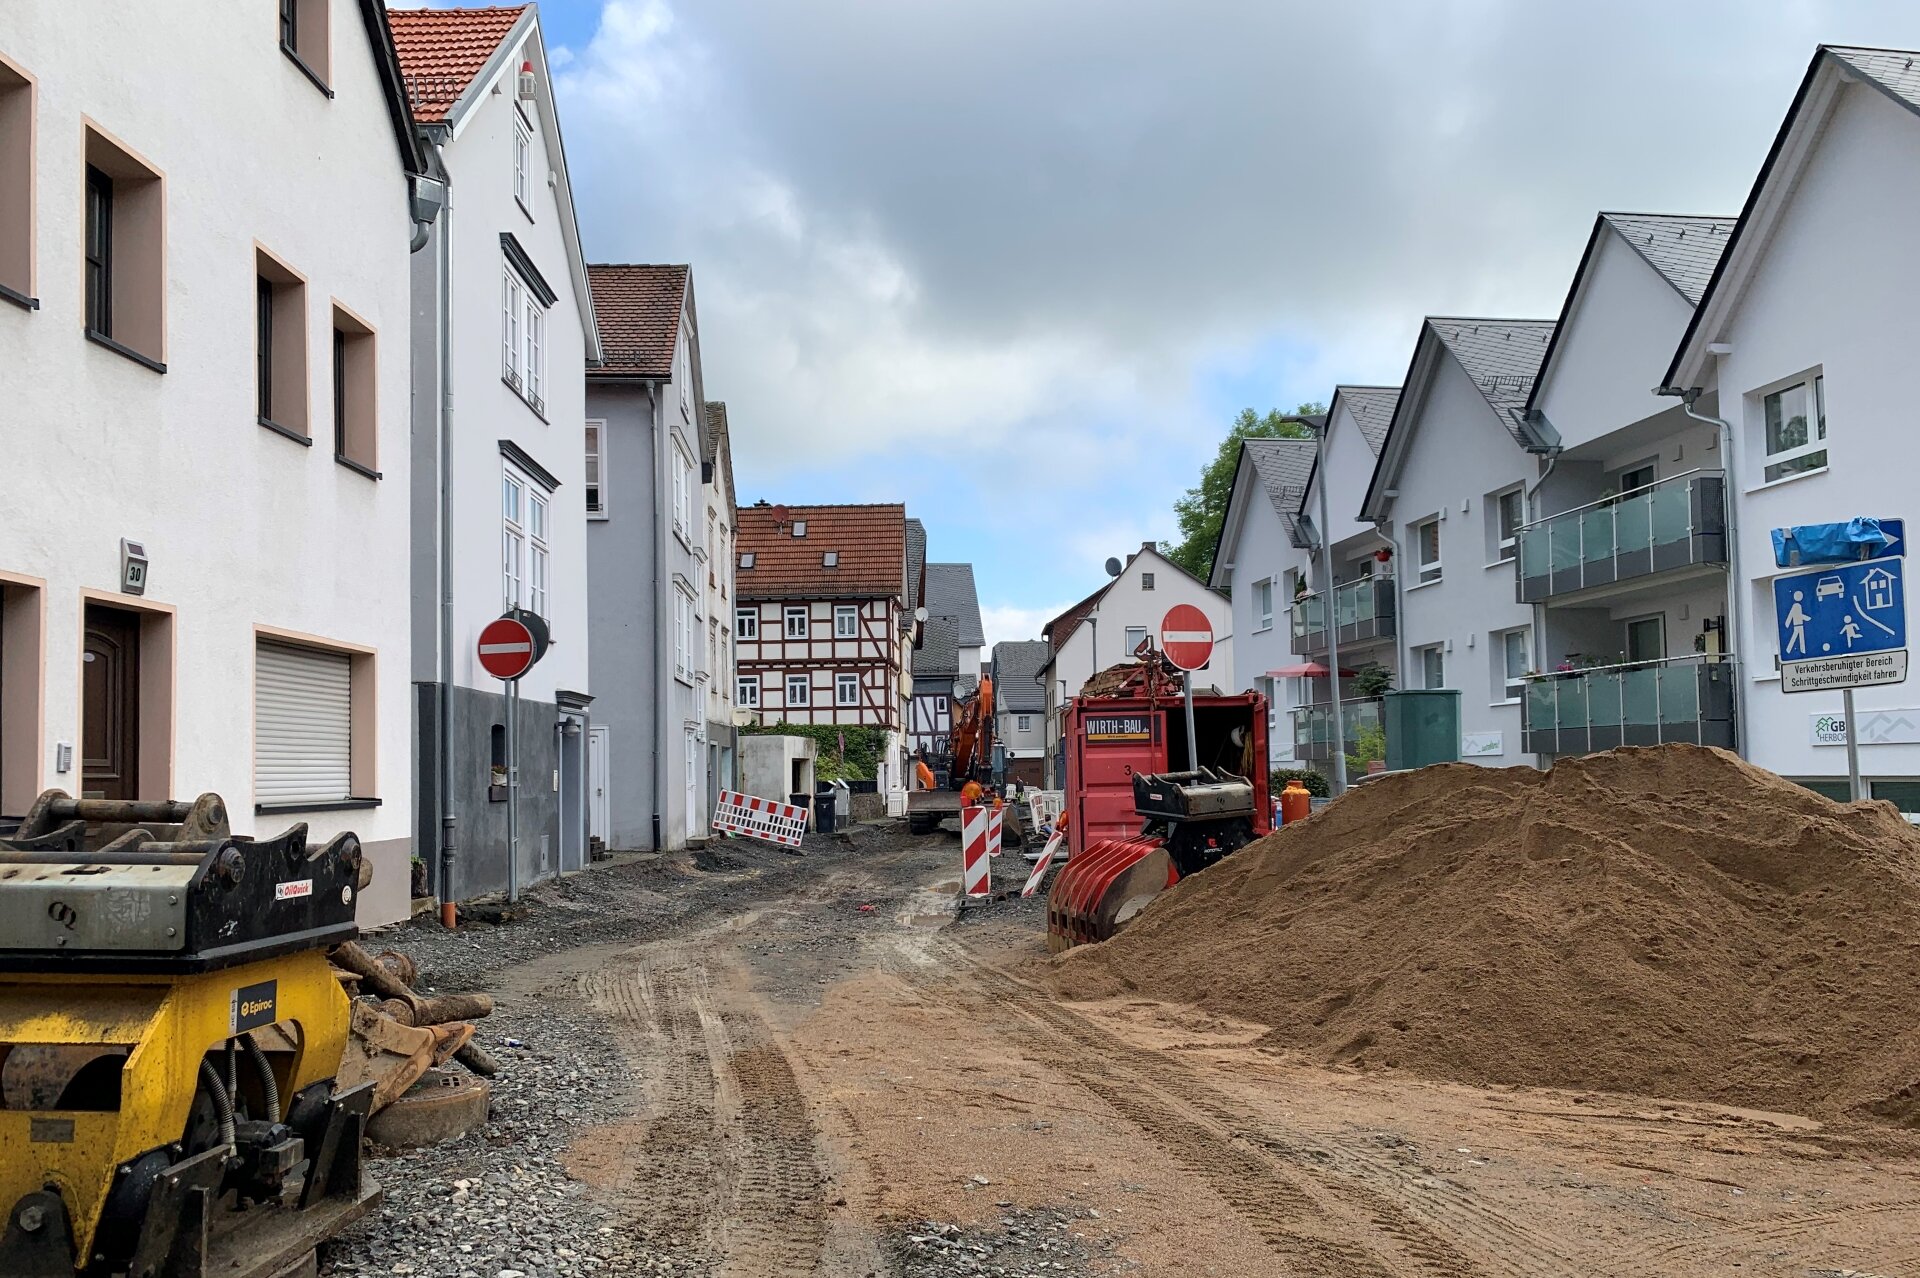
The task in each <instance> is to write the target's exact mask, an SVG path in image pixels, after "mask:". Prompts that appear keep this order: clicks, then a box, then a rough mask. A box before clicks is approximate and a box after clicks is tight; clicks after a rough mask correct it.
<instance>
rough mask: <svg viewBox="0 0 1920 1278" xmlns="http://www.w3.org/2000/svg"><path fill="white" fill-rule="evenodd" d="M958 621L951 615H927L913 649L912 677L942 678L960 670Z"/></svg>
mask: <svg viewBox="0 0 1920 1278" xmlns="http://www.w3.org/2000/svg"><path fill="white" fill-rule="evenodd" d="M959 633H960V631H959V625H958V623H956V622H955V621H954V619H953V618H952V617H928V618H927V624H926V625H925V626H924V627H922V629H921V631H920V646H919V647H918V648H915V649H914V650H913V677H914V678H915V679H916V680H919V679H935V678H941V679H946V680H948V681H949V682H951V681H952V679H953V678H954V677H955V676H956V675H958V674H959V673H960V644H959V641H958V639H959Z"/></svg>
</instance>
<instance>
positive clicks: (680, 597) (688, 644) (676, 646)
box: [673, 586, 693, 683]
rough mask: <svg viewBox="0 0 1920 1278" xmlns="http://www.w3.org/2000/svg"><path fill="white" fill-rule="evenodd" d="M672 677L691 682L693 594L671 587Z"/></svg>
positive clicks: (683, 681)
mask: <svg viewBox="0 0 1920 1278" xmlns="http://www.w3.org/2000/svg"><path fill="white" fill-rule="evenodd" d="M673 677H674V678H676V679H678V680H680V682H682V683H692V682H693V596H691V595H689V594H688V593H687V592H686V591H684V590H682V589H680V587H678V586H675V587H674V588H673Z"/></svg>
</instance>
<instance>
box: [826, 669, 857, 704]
mask: <svg viewBox="0 0 1920 1278" xmlns="http://www.w3.org/2000/svg"><path fill="white" fill-rule="evenodd" d="M833 704H835V705H837V706H857V705H859V704H860V676H859V675H857V674H839V675H835V676H834V677H833Z"/></svg>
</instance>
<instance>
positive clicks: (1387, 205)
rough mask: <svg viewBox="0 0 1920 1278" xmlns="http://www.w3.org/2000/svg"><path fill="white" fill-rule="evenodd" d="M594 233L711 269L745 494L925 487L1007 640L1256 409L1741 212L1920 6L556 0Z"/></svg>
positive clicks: (1548, 304) (710, 318) (1120, 549)
mask: <svg viewBox="0 0 1920 1278" xmlns="http://www.w3.org/2000/svg"><path fill="white" fill-rule="evenodd" d="M541 8H542V14H543V21H544V22H545V25H546V29H547V33H548V39H549V42H550V44H551V45H553V46H555V49H556V53H555V58H554V61H555V63H556V66H555V73H556V78H557V82H558V87H559V94H560V108H561V117H562V121H561V122H562V127H563V130H564V132H565V136H566V141H567V149H568V160H569V163H570V165H571V167H572V171H573V177H574V186H575V190H576V192H577V196H578V199H579V201H580V203H579V216H580V222H581V227H582V231H583V234H584V236H585V239H586V243H587V251H588V253H589V255H590V256H592V257H594V258H596V259H599V260H616V261H655V262H659V261H672V262H691V263H692V264H693V272H694V283H695V292H696V296H697V300H698V305H699V312H700V324H701V334H702V341H703V347H704V358H705V361H706V384H707V389H708V394H709V396H711V397H713V398H717V399H725V400H726V401H727V402H728V405H729V412H730V417H731V421H732V423H733V429H734V450H735V451H734V459H735V466H736V469H737V475H738V481H739V489H740V499H741V501H742V502H743V503H744V502H750V501H753V500H755V499H757V498H762V497H764V498H767V499H769V500H774V501H784V502H789V503H801V502H815V501H905V502H906V503H907V506H908V509H909V511H910V512H911V513H912V514H915V515H918V516H919V517H920V518H921V519H923V520H925V521H926V523H927V525H928V529H929V532H930V536H931V545H932V552H931V553H932V555H933V557H934V558H936V559H959V560H970V561H972V562H973V563H974V565H975V566H976V570H977V575H978V580H979V583H980V591H981V603H982V605H983V607H984V609H985V611H986V614H987V616H988V618H989V621H988V631H989V634H988V638H989V640H990V641H994V640H999V639H1012V638H1026V637H1037V633H1038V629H1039V625H1040V623H1041V621H1043V620H1044V619H1045V618H1046V617H1048V616H1051V615H1052V614H1053V613H1055V612H1057V611H1059V610H1060V609H1061V608H1062V607H1064V606H1066V605H1067V604H1069V603H1071V602H1072V601H1074V600H1075V599H1077V598H1079V597H1080V596H1082V595H1084V594H1086V593H1088V592H1089V591H1090V590H1092V589H1094V588H1096V587H1097V586H1098V585H1099V584H1100V582H1101V581H1102V580H1103V576H1102V573H1101V568H1100V565H1101V563H1102V561H1103V560H1105V559H1106V557H1107V556H1109V555H1114V554H1124V553H1125V552H1126V551H1128V550H1129V549H1132V548H1134V547H1137V546H1138V545H1139V544H1140V543H1141V542H1142V541H1144V540H1148V539H1158V538H1162V537H1167V536H1169V535H1171V534H1172V532H1173V531H1174V523H1173V515H1172V502H1173V499H1174V498H1175V497H1176V496H1177V495H1178V493H1179V492H1180V490H1181V489H1182V488H1184V487H1186V486H1187V485H1189V484H1191V483H1192V482H1194V479H1195V477H1196V475H1197V472H1198V469H1199V467H1200V465H1201V463H1202V461H1203V460H1204V459H1205V458H1206V457H1207V456H1208V455H1210V454H1211V452H1212V450H1213V447H1214V445H1215V443H1216V442H1217V440H1218V439H1219V437H1220V435H1221V434H1222V433H1223V431H1224V428H1225V426H1226V424H1227V423H1228V422H1229V421H1230V420H1231V419H1232V417H1233V415H1234V413H1235V412H1236V411H1237V410H1238V409H1239V408H1241V407H1242V406H1251V407H1254V408H1256V409H1261V410H1264V409H1266V408H1269V407H1273V406H1283V407H1289V408H1290V407H1292V406H1293V405H1294V404H1295V403H1298V402H1300V401H1303V400H1325V399H1326V398H1327V397H1328V396H1329V394H1330V393H1331V390H1332V387H1333V385H1334V384H1335V383H1336V382H1338V381H1357V382H1398V381H1399V380H1400V378H1401V376H1402V374H1403V372H1404V370H1405V367H1406V363H1407V360H1408V358H1409V356H1410V354H1411V344H1412V340H1413V336H1414V333H1415V331H1416V328H1417V325H1418V322H1419V318H1420V316H1422V315H1423V314H1456V315H1458V314H1481V315H1492V316H1515V317H1542V318H1551V317H1552V316H1553V315H1555V314H1556V313H1557V312H1558V308H1559V305H1560V301H1561V298H1562V296H1563V294H1564V292H1565V290H1566V288H1567V285H1568V283H1569V279H1570V276H1571V274H1572V271H1573V268H1574V265H1575V262H1576V260H1577V258H1578V255H1579V252H1580V248H1581V246H1582V244H1583V243H1584V241H1585V238H1586V235H1587V233H1588V231H1589V229H1590V226H1591V223H1592V218H1593V214H1594V213H1595V212H1596V211H1597V210H1599V209H1602V208H1608V209H1620V210H1636V211H1637V210H1649V211H1664V212H1684V213H1734V212H1737V211H1738V209H1739V206H1740V203H1741V201H1742V199H1743V198H1744V196H1745V194H1746V191H1747V188H1748V186H1749V184H1750V183H1751V182H1752V180H1753V176H1754V173H1755V171H1756V170H1757V168H1758V166H1759V164H1760V161H1761V159H1762V157H1763V156H1764V154H1765V151H1766V148H1767V146H1768V144H1769V143H1770V141H1771V139H1772V136H1773V132H1774V130H1775V129H1776V128H1777V127H1778V125H1779V122H1780V119H1781V117H1782V115H1783V114H1784V112H1785V109H1786V107H1787V104H1788V102H1789V100H1790V99H1791V97H1792V94H1793V91H1794V89H1795V87H1796V85H1797V84H1798V82H1799V78H1800V76H1801V74H1802V73H1803V71H1804V70H1805V68H1806V64H1807V62H1808V60H1809V58H1810V57H1811V55H1812V52H1813V48H1814V46H1815V45H1816V44H1817V43H1819V42H1820V41H1823V40H1825V41H1831V42H1836V43H1850V44H1878V45H1891V46H1898V47H1906V48H1913V47H1917V46H1920V5H1915V4H1913V3H1911V0H1902V2H1900V3H1891V2H1887V3H1867V2H1861V3H1853V4H1841V3H1818V2H1815V0H1768V2H1767V3H1751V2H1750V0H1726V2H1723V3H1673V2H1671V0H1669V2H1666V3H1612V4H1606V5H1581V6H1575V5H1570V4H1561V3H1542V2H1541V0H1418V2H1415V0H1407V2H1405V3H1397V2H1387V0H1381V2H1376V3H1362V4H1346V5H1330V4H1325V3H1321V2H1319V0H1312V2H1308V3H1301V2H1296V0H1239V2H1232V0H1182V2H1181V3H1179V4H1174V3H1170V2H1161V3H1148V2H1147V0H1040V3H1034V0H1018V2H1017V3H1015V2H1011V0H890V2H887V3H879V2H876V0H808V2H807V3H804V4H796V3H790V2H789V0H700V3H698V4H694V3H690V2H687V0H675V2H669V0H543V3H542V6H541Z"/></svg>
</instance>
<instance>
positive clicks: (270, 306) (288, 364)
mask: <svg viewBox="0 0 1920 1278" xmlns="http://www.w3.org/2000/svg"><path fill="white" fill-rule="evenodd" d="M253 270H254V281H253V329H254V393H255V401H256V407H257V408H258V413H259V422H260V424H261V425H262V426H266V427H270V428H272V429H274V430H277V431H279V432H280V433H281V434H283V435H292V436H295V437H296V438H298V439H300V440H302V441H303V442H309V441H308V439H307V283H306V281H305V280H303V279H301V278H300V277H299V276H298V275H296V274H294V272H293V271H292V270H291V269H289V268H288V267H287V265H286V264H285V263H284V262H281V261H280V260H278V259H277V258H275V257H273V256H272V255H270V254H268V253H266V252H264V251H262V250H260V249H255V250H254V253H253Z"/></svg>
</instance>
